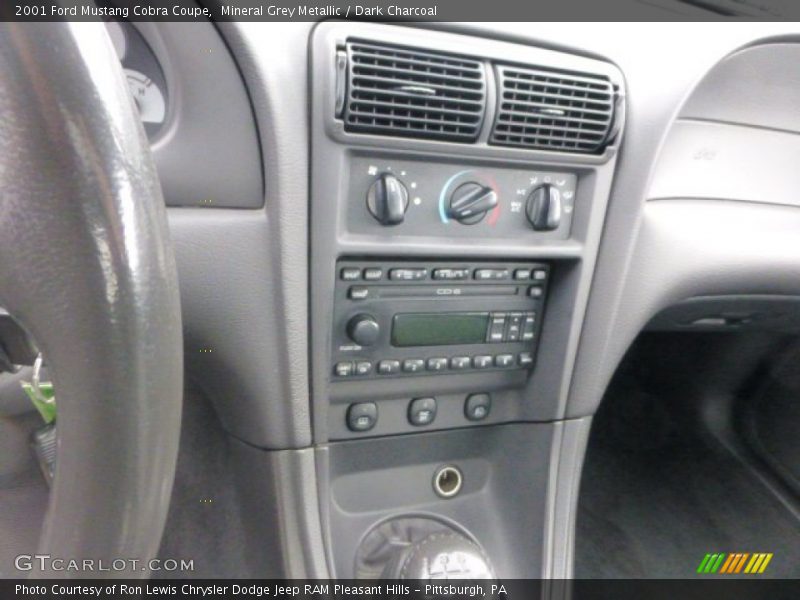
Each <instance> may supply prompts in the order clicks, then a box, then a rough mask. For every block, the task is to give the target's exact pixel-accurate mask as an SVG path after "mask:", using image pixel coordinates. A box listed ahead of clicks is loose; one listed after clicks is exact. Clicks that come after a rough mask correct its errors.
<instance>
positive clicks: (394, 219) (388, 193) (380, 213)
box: [367, 173, 408, 225]
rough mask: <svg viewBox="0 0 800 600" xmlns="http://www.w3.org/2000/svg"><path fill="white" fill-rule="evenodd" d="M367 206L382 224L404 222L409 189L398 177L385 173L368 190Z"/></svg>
mask: <svg viewBox="0 0 800 600" xmlns="http://www.w3.org/2000/svg"><path fill="white" fill-rule="evenodd" d="M367 208H368V209H369V212H370V213H371V214H372V216H373V217H375V218H376V219H377V220H378V221H380V223H381V225H397V224H398V223H402V222H403V219H404V218H405V215H406V210H408V190H407V189H406V186H404V185H403V184H402V182H401V181H400V180H399V179H398V178H397V177H395V176H394V175H392V174H391V173H384V174H383V175H381V176H380V177H378V179H376V180H375V183H373V184H372V185H371V186H370V188H369V191H368V192H367Z"/></svg>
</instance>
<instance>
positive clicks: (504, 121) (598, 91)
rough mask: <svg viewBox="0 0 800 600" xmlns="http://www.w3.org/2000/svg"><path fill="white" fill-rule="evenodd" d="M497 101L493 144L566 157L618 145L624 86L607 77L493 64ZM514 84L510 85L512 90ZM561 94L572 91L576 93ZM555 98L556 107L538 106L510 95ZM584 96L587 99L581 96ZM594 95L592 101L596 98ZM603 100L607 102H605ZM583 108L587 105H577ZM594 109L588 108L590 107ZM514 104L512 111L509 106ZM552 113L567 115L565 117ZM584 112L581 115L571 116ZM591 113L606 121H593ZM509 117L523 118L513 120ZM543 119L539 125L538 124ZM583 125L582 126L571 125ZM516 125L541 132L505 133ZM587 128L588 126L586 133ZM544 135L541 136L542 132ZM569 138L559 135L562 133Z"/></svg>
mask: <svg viewBox="0 0 800 600" xmlns="http://www.w3.org/2000/svg"><path fill="white" fill-rule="evenodd" d="M493 68H494V74H495V80H496V85H497V96H496V101H495V110H494V119H493V123H492V127H491V130H490V132H489V139H488V143H489V144H490V145H492V146H500V147H510V148H520V149H528V150H539V151H545V152H566V153H570V154H589V155H592V154H594V155H596V154H602V153H603V152H604V151H605V148H606V146H607V145H608V144H609V143H610V142H611V141H612V140H613V138H614V134H615V129H616V124H617V123H618V112H619V106H618V104H619V97H620V96H619V87H618V86H617V85H616V84H615V83H614V82H613V81H612V80H611V79H610V78H609V77H608V76H607V75H601V74H595V73H586V72H575V71H568V70H563V69H554V68H551V67H549V66H540V65H530V64H524V65H523V64H516V63H506V62H494V63H493ZM509 82H515V84H516V85H522V86H525V85H527V86H530V87H538V88H541V89H540V90H539V91H533V90H526V89H524V88H521V89H520V88H514V87H511V86H512V85H514V83H509ZM507 84H508V85H507ZM558 90H569V91H570V92H571V94H566V93H561V91H558ZM509 93H510V94H521V95H528V96H534V97H535V96H549V97H552V98H553V99H554V102H553V103H547V102H541V103H535V102H532V101H531V100H529V99H521V98H517V97H515V98H508V94H509ZM576 93H577V94H583V96H576ZM590 95H591V96H590ZM600 97H603V99H601V98H600ZM577 103H582V104H583V106H579V105H577ZM537 104H538V106H541V111H539V112H536V111H535V110H530V112H527V111H525V110H515V108H518V107H519V106H526V105H527V106H530V107H532V108H533V107H535V106H536V105H537ZM587 104H588V105H591V106H586V105H587ZM508 105H511V106H508ZM550 111H561V113H560V114H557V113H554V112H550ZM570 112H572V113H579V114H569V113H570ZM589 114H594V115H598V116H604V117H605V118H603V119H592V118H591V117H587V115H589ZM508 115H512V117H511V118H514V117H515V116H518V117H519V120H517V121H509V119H508ZM536 120H538V121H536ZM578 121H580V123H581V124H580V125H579V126H578V127H570V125H569V124H570V123H575V122H578ZM509 123H512V124H513V123H516V124H517V126H518V127H520V128H523V127H527V128H530V129H534V130H537V132H536V133H526V132H524V131H520V132H518V133H517V134H516V135H515V133H514V132H511V131H503V132H501V131H499V130H500V129H501V128H509V127H511V126H512V125H510V124H509ZM583 124H586V125H587V126H588V127H586V128H585V129H583V128H582V126H583ZM539 131H541V133H539ZM562 132H563V135H558V134H559V133H562ZM511 138H520V139H521V138H528V139H529V140H530V141H527V142H526V141H519V142H514V141H511Z"/></svg>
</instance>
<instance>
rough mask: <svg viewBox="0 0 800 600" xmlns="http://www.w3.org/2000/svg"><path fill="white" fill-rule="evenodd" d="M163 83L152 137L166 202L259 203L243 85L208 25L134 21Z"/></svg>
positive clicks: (260, 187)
mask: <svg viewBox="0 0 800 600" xmlns="http://www.w3.org/2000/svg"><path fill="white" fill-rule="evenodd" d="M134 27H135V28H136V30H137V31H139V32H140V33H141V34H142V36H143V37H144V38H145V40H146V41H147V43H148V45H149V46H150V48H151V49H152V51H153V53H154V54H155V56H156V58H157V59H158V62H159V64H160V66H161V69H162V70H163V73H164V77H165V79H166V84H167V96H168V102H167V115H166V120H165V123H164V125H163V126H162V127H161V129H160V130H159V131H158V132H157V133H156V134H155V136H154V137H153V139H152V140H151V141H152V150H153V157H154V159H155V162H156V167H157V168H158V173H159V177H160V179H161V187H162V189H163V192H164V199H165V201H166V203H167V205H168V206H199V207H212V208H213V207H220V208H256V207H260V206H263V204H264V180H263V169H262V161H261V149H260V145H259V139H258V135H259V132H258V129H257V127H256V122H255V119H254V116H253V109H252V105H251V103H250V98H249V96H248V92H247V89H246V88H245V86H244V82H243V81H242V76H241V74H240V72H239V69H238V67H237V65H236V63H235V62H234V60H233V57H232V56H231V53H230V51H229V50H228V48H227V46H226V45H225V43H224V41H223V39H222V37H221V36H220V34H219V32H218V31H217V30H216V28H215V27H214V25H213V24H212V23H211V22H206V21H197V22H192V23H180V22H160V23H155V22H139V23H136V24H135V25H134Z"/></svg>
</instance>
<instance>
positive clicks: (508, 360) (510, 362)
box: [494, 354, 514, 368]
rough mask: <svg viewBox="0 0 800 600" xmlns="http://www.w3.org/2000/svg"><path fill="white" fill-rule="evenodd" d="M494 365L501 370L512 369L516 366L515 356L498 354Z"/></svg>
mask: <svg viewBox="0 0 800 600" xmlns="http://www.w3.org/2000/svg"><path fill="white" fill-rule="evenodd" d="M494 364H495V365H496V366H498V367H501V368H506V367H512V366H514V355H513V354H498V355H497V356H495V358H494Z"/></svg>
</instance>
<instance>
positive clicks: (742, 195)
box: [648, 82, 800, 206]
mask: <svg viewBox="0 0 800 600" xmlns="http://www.w3.org/2000/svg"><path fill="white" fill-rule="evenodd" d="M798 89H800V82H798ZM798 93H800V92H798ZM798 106H800V104H798ZM799 126H800V124H799ZM798 157H800V132H797V133H795V132H787V131H776V130H773V129H764V128H762V127H755V126H752V125H748V124H741V123H723V122H718V121H717V122H710V121H696V120H686V119H681V120H679V121H676V122H675V124H674V125H673V126H672V129H671V130H670V134H669V137H668V138H667V140H666V142H665V143H664V146H663V147H662V149H661V153H660V155H659V158H658V162H657V163H656V165H655V167H654V169H655V170H654V175H653V180H652V182H651V184H650V192H649V193H648V198H649V199H651V200H654V199H668V198H708V199H714V198H723V199H726V200H741V201H746V202H763V203H768V204H786V205H788V206H800V195H799V194H798V193H797V190H798V189H800V169H798V168H797V163H798Z"/></svg>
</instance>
